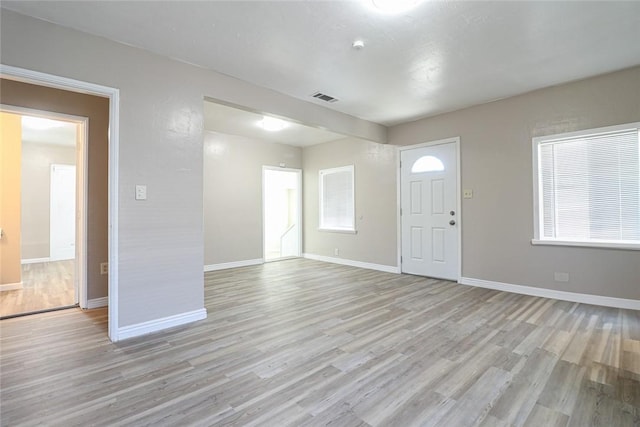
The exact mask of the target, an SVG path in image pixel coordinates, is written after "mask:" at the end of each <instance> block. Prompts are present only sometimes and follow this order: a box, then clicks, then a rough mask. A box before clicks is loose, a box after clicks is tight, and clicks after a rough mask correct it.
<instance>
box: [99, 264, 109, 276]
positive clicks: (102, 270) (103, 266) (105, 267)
mask: <svg viewBox="0 0 640 427" xmlns="http://www.w3.org/2000/svg"><path fill="white" fill-rule="evenodd" d="M100 274H109V263H108V262H101V263H100Z"/></svg>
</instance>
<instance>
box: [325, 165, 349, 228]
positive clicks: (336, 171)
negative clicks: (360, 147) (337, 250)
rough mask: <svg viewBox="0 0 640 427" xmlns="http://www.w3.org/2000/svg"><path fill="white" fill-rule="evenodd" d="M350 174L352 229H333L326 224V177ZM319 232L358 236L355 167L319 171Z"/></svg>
mask: <svg viewBox="0 0 640 427" xmlns="http://www.w3.org/2000/svg"><path fill="white" fill-rule="evenodd" d="M342 172H349V173H350V174H351V204H352V206H351V211H352V213H353V218H352V224H353V225H352V227H350V228H347V227H331V226H327V225H325V224H324V195H325V191H324V190H325V189H324V177H325V176H326V175H329V174H334V173H342ZM318 194H319V197H318V199H319V200H318V202H319V206H318V230H319V231H329V232H333V233H347V234H356V178H355V167H354V165H347V166H340V167H335V168H329V169H320V170H319V171H318Z"/></svg>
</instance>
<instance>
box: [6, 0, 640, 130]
mask: <svg viewBox="0 0 640 427" xmlns="http://www.w3.org/2000/svg"><path fill="white" fill-rule="evenodd" d="M2 7H5V8H8V9H11V10H14V11H17V12H20V13H24V14H26V15H31V16H35V17H38V18H42V19H45V20H48V21H51V22H55V23H58V24H61V25H64V26H67V27H71V28H76V29H79V30H81V31H86V32H89V33H93V34H96V35H100V36H104V37H106V38H109V39H113V40H116V41H120V42H123V43H126V44H130V45H133V46H138V47H141V48H143V49H147V50H150V51H153V52H156V53H158V54H161V55H165V56H168V57H172V58H177V59H180V60H183V61H186V62H189V63H193V64H198V65H200V66H204V67H208V68H211V69H213V70H217V71H219V72H222V73H225V74H228V75H231V76H235V77H237V78H240V79H242V80H245V81H248V82H251V83H254V84H257V85H260V86H263V87H267V88H270V89H273V90H276V91H279V92H281V93H284V94H287V95H290V96H292V97H295V98H299V99H303V100H308V101H309V102H315V103H319V104H322V105H325V106H326V107H327V108H331V109H334V110H337V111H341V112H344V113H347V114H351V115H353V116H356V117H360V118H363V119H366V120H370V121H373V122H377V123H381V124H385V125H394V124H397V123H401V122H405V121H410V120H414V119H417V118H421V117H426V116H431V115H436V114H438V113H442V112H445V111H451V110H456V109H460V108H463V107H466V106H470V105H475V104H479V103H484V102H487V101H491V100H495V99H499V98H504V97H509V96H513V95H516V94H520V93H524V92H528V91H531V90H534V89H538V88H541V87H546V86H551V85H556V84H560V83H564V82H567V81H572V80H577V79H582V78H585V77H589V76H593V75H598V74H602V73H606V72H609V71H614V70H618V69H622V68H627V67H630V66H634V65H638V64H640V2H638V1H628V2H609V1H606V2H582V1H569V2H560V1H497V2H485V1H439V0H424V1H423V2H422V3H421V4H420V6H419V7H418V8H417V9H415V10H413V11H411V12H407V13H403V14H399V15H384V14H381V13H379V12H377V11H375V10H373V9H372V8H371V6H370V2H369V1H368V0H351V1H349V0H343V1H322V0H316V1H313V0H311V1H310V0H306V1H302V0H301V1H264V0H263V1H252V2H250V1H179V2H170V1H83V2H74V1H68V2H58V1H33V2H32V1H29V2H14V1H5V0H3V1H2ZM358 38H360V39H362V40H364V42H365V47H364V49H362V50H355V49H353V48H352V47H351V44H352V42H353V41H354V40H355V39H358ZM316 91H320V92H323V93H326V94H328V95H331V96H333V97H336V98H338V99H339V101H338V102H335V103H332V104H327V103H323V102H322V101H317V100H314V99H312V98H310V95H311V94H313V93H314V92H316Z"/></svg>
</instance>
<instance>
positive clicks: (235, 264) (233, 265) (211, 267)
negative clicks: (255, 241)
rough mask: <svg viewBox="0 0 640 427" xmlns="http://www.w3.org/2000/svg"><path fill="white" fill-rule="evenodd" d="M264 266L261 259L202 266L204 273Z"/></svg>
mask: <svg viewBox="0 0 640 427" xmlns="http://www.w3.org/2000/svg"><path fill="white" fill-rule="evenodd" d="M259 264H264V260H263V259H262V258H258V259H247V260H244V261H234V262H223V263H222V264H209V265H205V266H204V271H205V273H206V272H207V271H216V270H226V269H227V268H237V267H248V266H250V265H259Z"/></svg>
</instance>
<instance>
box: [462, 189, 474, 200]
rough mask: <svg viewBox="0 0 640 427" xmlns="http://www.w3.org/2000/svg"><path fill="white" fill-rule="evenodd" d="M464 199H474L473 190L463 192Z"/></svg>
mask: <svg viewBox="0 0 640 427" xmlns="http://www.w3.org/2000/svg"><path fill="white" fill-rule="evenodd" d="M462 197H463V198H465V199H473V190H469V189H467V190H462Z"/></svg>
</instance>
